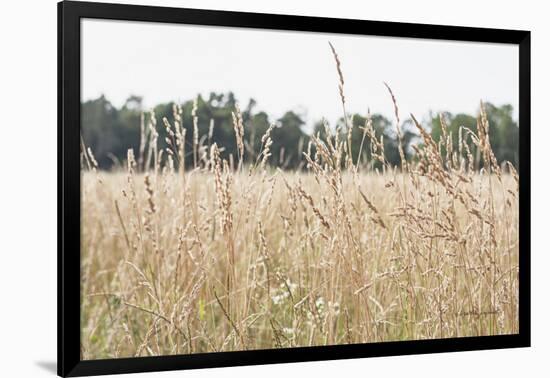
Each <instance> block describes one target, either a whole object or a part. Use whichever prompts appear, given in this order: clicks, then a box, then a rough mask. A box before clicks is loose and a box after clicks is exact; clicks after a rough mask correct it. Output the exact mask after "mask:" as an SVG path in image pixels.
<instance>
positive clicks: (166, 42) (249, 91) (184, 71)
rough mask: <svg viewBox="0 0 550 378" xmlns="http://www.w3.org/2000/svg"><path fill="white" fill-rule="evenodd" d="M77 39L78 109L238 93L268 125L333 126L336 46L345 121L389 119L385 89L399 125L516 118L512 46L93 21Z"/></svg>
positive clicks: (336, 100)
mask: <svg viewBox="0 0 550 378" xmlns="http://www.w3.org/2000/svg"><path fill="white" fill-rule="evenodd" d="M81 30H82V44H81V49H82V51H81V53H82V59H81V62H82V66H81V70H82V71H81V80H82V83H81V84H82V94H81V95H82V100H88V99H92V98H97V97H98V96H99V95H101V94H105V96H106V97H107V98H108V99H109V100H110V101H111V102H112V103H113V104H114V105H115V106H120V105H122V104H123V103H124V101H125V100H126V98H128V96H129V95H131V94H136V95H140V96H143V97H144V104H145V106H146V107H150V106H153V105H156V104H158V103H161V102H169V101H185V100H188V99H192V98H194V97H195V96H196V95H197V94H198V93H201V94H202V95H203V96H205V97H207V96H208V94H209V93H210V92H211V91H214V92H218V93H220V92H223V93H225V92H228V91H233V92H234V93H235V95H236V97H237V99H238V100H239V103H240V104H241V106H242V107H245V106H246V105H247V104H248V99H249V98H250V97H252V98H254V99H255V100H256V101H257V107H256V111H259V110H264V111H266V112H267V113H268V114H269V115H270V117H271V119H272V120H275V119H276V118H278V117H280V116H282V115H283V114H284V112H285V111H286V110H291V109H292V110H297V111H299V112H300V114H303V115H305V118H306V121H307V124H308V125H309V126H310V125H312V124H313V123H314V122H315V121H317V120H319V119H321V117H325V118H327V119H328V120H329V121H330V122H331V123H334V122H335V120H336V119H338V118H339V117H341V116H342V108H341V104H340V98H339V95H338V77H337V73H336V67H335V62H334V59H333V57H332V54H331V51H330V48H329V45H328V41H331V42H332V44H333V45H334V46H335V48H336V50H337V52H338V55H339V57H340V60H341V62H342V71H343V74H344V79H345V86H344V90H345V94H346V106H347V110H348V112H349V113H352V112H358V113H362V114H364V113H366V111H367V108H370V110H371V112H372V113H382V114H384V115H386V116H388V117H392V118H393V107H392V103H391V99H390V97H389V95H388V93H387V90H386V89H385V87H384V85H383V82H384V81H386V82H387V83H388V84H389V85H390V86H391V87H392V89H393V92H394V94H395V95H396V97H397V101H398V105H399V110H400V115H401V118H402V119H405V118H406V117H408V114H409V113H413V114H415V116H417V117H420V118H422V117H425V116H427V115H428V114H429V110H432V111H442V110H449V111H451V112H453V113H455V112H468V113H472V114H475V112H476V111H477V108H478V105H479V100H480V99H484V100H486V101H490V102H492V103H494V104H496V105H502V104H505V103H509V104H512V105H513V106H514V117H515V118H516V119H517V114H518V113H517V106H518V90H519V76H518V72H519V66H518V59H519V58H518V47H517V46H515V45H506V44H488V43H472V42H456V41H436V40H419V39H407V38H387V37H371V36H354V35H339V34H324V33H309V32H286V31H271V30H257V29H239V28H227V27H204V26H194V25H177V24H163V23H145V22H128V21H111V20H91V19H90V20H83V21H82V29H81Z"/></svg>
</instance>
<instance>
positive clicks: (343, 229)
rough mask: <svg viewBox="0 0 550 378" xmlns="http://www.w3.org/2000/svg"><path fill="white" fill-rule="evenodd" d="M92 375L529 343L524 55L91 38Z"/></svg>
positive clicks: (356, 40) (86, 303) (87, 344)
mask: <svg viewBox="0 0 550 378" xmlns="http://www.w3.org/2000/svg"><path fill="white" fill-rule="evenodd" d="M80 28H81V29H80V30H81V84H80V87H81V98H80V117H81V118H80V119H81V124H80V171H81V191H80V196H81V197H80V198H81V200H80V203H81V239H80V248H81V250H80V256H81V260H80V261H81V266H80V298H81V299H80V329H81V334H80V344H81V345H80V356H81V359H82V360H101V359H113V358H126V357H145V356H165V355H182V354H184V355H186V354H196V353H211V352H228V351H245V350H266V349H278V348H295V347H309V346H326V345H343V344H365V343H383V342H389V341H403V340H409V341H410V340H434V339H446V338H462V337H469V336H488V335H509V334H518V333H519V316H518V311H519V310H518V308H519V284H518V282H519V262H518V261H519V176H520V175H521V172H520V170H519V122H518V106H519V98H518V93H519V47H518V45H516V44H501V43H486V42H462V41H448V40H431V39H418V38H416V39H412V38H402V37H381V36H365V35H347V34H329V33H318V32H298V31H281V30H264V29H250V28H238V27H221V26H198V25H185V24H169V23H153V22H138V21H116V20H100V19H86V18H83V19H82V20H81V24H80Z"/></svg>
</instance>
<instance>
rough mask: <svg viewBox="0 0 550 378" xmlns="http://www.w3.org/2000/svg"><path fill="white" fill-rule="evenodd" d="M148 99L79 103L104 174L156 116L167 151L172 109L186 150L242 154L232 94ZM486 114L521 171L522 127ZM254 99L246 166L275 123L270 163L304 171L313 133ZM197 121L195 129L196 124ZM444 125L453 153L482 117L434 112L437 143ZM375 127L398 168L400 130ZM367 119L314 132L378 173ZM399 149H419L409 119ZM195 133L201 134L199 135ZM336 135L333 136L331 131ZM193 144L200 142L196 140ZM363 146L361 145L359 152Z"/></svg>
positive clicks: (507, 157) (502, 157) (379, 123)
mask: <svg viewBox="0 0 550 378" xmlns="http://www.w3.org/2000/svg"><path fill="white" fill-rule="evenodd" d="M142 100H143V99H142V98H141V97H139V96H130V97H129V98H128V99H127V100H126V102H125V103H124V104H123V105H122V106H121V107H120V108H117V107H115V106H114V105H113V104H112V103H111V102H110V101H109V100H108V99H107V98H106V97H105V96H100V97H99V98H97V99H94V100H88V101H85V102H83V103H82V104H81V136H82V141H83V143H84V144H85V145H86V146H87V147H89V148H90V149H91V150H92V151H93V154H94V157H95V159H96V161H97V163H98V165H99V167H100V168H101V169H113V168H116V167H117V166H120V165H121V164H123V162H124V161H125V160H126V156H127V151H128V149H130V148H131V149H133V150H134V151H138V150H139V148H140V136H141V133H142V130H143V128H144V127H145V128H146V130H147V129H149V128H150V126H149V125H150V124H151V122H152V121H153V120H152V118H151V117H152V114H154V117H155V120H154V122H155V123H154V124H153V125H154V127H155V130H156V132H158V147H159V149H164V148H166V147H167V146H168V144H167V143H169V142H167V141H168V139H167V136H168V135H167V134H166V130H165V128H164V126H163V120H164V119H166V120H167V121H168V122H169V123H172V124H173V122H174V119H175V117H177V114H176V113H175V111H174V110H175V108H176V107H175V105H178V106H179V107H181V108H180V110H181V125H182V127H183V128H184V129H185V130H186V139H185V140H186V143H185V144H186V145H188V146H193V143H194V138H195V137H197V140H198V141H199V143H200V145H203V146H208V145H212V144H213V143H216V144H217V145H218V146H220V147H222V148H223V149H222V151H221V154H222V155H223V157H224V158H228V159H230V160H232V158H236V156H237V154H238V146H237V142H236V138H235V130H234V125H233V122H234V120H233V114H234V113H235V111H236V107H237V106H238V102H237V99H236V97H235V95H234V94H233V93H232V92H229V93H210V95H209V96H208V97H202V96H200V95H199V96H198V97H197V98H196V99H190V100H188V101H185V102H184V103H182V104H175V103H173V102H170V103H163V104H159V105H157V106H155V107H154V108H153V109H152V110H153V112H150V111H149V110H147V109H144V108H143V101H142ZM484 105H485V110H486V113H487V118H488V120H489V124H490V129H489V130H490V132H489V139H490V142H491V146H492V149H493V151H494V153H495V157H496V159H497V161H498V162H499V163H503V162H505V161H509V162H510V163H512V164H513V165H514V166H515V167H516V168H517V167H518V159H519V156H518V155H519V147H518V146H519V128H518V125H517V122H516V121H514V119H513V117H512V112H513V108H512V106H511V105H502V106H500V107H497V106H495V105H493V104H491V103H485V104H484ZM256 108H257V106H256V101H255V100H254V99H250V100H249V101H248V103H247V105H246V107H242V108H241V109H240V116H241V117H242V122H243V124H244V162H245V163H252V162H254V160H255V159H256V158H257V156H258V154H259V152H260V151H259V150H260V148H261V145H262V140H261V139H262V136H263V135H264V134H265V132H266V131H267V130H268V128H269V127H270V125H272V124H273V125H274V127H273V129H272V131H271V139H272V141H273V142H272V145H271V147H270V151H271V156H270V157H269V159H268V162H267V163H268V164H269V165H271V166H277V167H281V168H283V169H300V168H301V167H303V166H304V165H305V161H304V159H303V152H305V151H307V149H308V148H311V147H310V146H309V144H310V143H309V141H310V134H309V133H307V132H306V131H305V130H304V125H305V121H304V120H303V119H302V117H301V116H300V115H299V114H297V113H296V112H294V111H292V110H289V111H287V112H286V113H284V115H283V116H282V117H280V118H279V119H276V120H273V119H270V117H269V116H268V114H267V113H266V112H264V111H261V110H257V109H256ZM194 119H195V120H196V123H194ZM442 119H443V121H444V122H445V123H446V125H447V133H448V134H450V135H451V136H452V143H453V145H454V146H453V147H454V150H455V151H458V150H459V148H458V147H459V143H460V141H462V143H464V141H466V140H467V138H468V135H469V133H468V132H467V131H465V129H469V130H471V131H473V132H474V133H475V132H476V129H477V117H476V115H472V114H463V113H459V114H452V113H450V112H444V113H442V114H437V115H436V114H434V115H432V116H431V117H430V118H429V119H428V120H427V121H425V122H424V125H425V126H426V128H427V130H429V131H430V133H431V135H432V137H433V138H434V140H436V141H437V140H439V138H440V136H441V135H442V127H441V122H442ZM370 121H371V122H372V128H373V129H374V131H375V133H376V135H377V136H378V137H382V143H383V146H384V153H385V156H386V159H387V161H388V163H390V164H391V165H392V166H400V165H401V159H400V155H399V142H398V140H399V138H398V135H397V132H396V125H395V120H392V119H388V118H386V117H385V116H383V115H381V114H372V115H370ZM366 122H367V115H365V114H352V115H350V116H349V118H348V120H347V122H346V121H345V120H344V118H343V117H342V118H341V119H340V120H339V121H338V122H337V124H336V125H328V124H326V122H325V121H323V120H319V121H318V122H316V123H315V125H314V128H313V133H314V134H316V135H317V134H319V135H320V136H321V137H323V135H324V134H325V133H326V132H327V131H328V132H334V130H339V132H341V133H342V138H348V137H350V138H351V140H350V142H351V143H350V145H351V150H352V156H354V158H355V159H356V160H358V159H359V154H361V157H360V159H361V162H362V163H364V164H369V165H371V167H372V168H376V167H378V166H379V165H380V163H379V162H377V161H376V160H375V159H372V150H371V145H370V140H369V138H365V135H364V126H365V124H366ZM350 125H352V126H353V127H352V129H351V130H352V131H351V134H350V135H348V134H347V130H348V127H349V126H350ZM400 127H401V145H402V147H403V152H404V155H405V158H406V159H407V160H409V161H410V160H413V159H414V150H413V148H412V146H413V145H415V144H419V143H420V138H419V137H418V133H417V132H416V129H415V127H414V126H413V124H412V121H411V120H408V119H407V120H404V121H403V122H402V123H401V125H400ZM195 130H196V131H198V134H197V135H196V136H195V135H194V133H195ZM331 130H332V131H331ZM195 141H196V140H195ZM361 146H362V147H361ZM186 151H187V154H188V155H189V158H186V160H185V165H186V167H192V166H193V164H196V161H194V159H196V156H193V149H192V148H187V149H186ZM472 153H473V154H474V155H476V165H477V166H478V167H480V166H481V165H482V159H481V158H480V156H479V153H477V149H476V148H475V146H474V145H473V144H472Z"/></svg>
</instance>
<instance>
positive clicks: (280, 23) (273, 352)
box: [57, 1, 531, 376]
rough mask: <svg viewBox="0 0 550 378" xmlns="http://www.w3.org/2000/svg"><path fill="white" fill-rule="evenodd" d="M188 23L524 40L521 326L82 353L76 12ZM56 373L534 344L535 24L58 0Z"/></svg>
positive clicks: (521, 84) (521, 66)
mask: <svg viewBox="0 0 550 378" xmlns="http://www.w3.org/2000/svg"><path fill="white" fill-rule="evenodd" d="M82 18H92V19H113V20H127V21H149V22H162V23H184V24H195V25H215V26H226V27H240V28H259V29H275V30H292V31H308V32H328V33H345V34H358V35H375V36H387V37H408V38H429V39H438V40H458V41H475V42H498V43H506V44H515V45H517V46H519V124H520V139H519V156H520V159H519V166H520V171H521V175H520V196H519V211H520V227H519V235H520V236H519V237H520V248H519V250H520V253H519V282H520V286H519V333H518V334H514V335H497V336H481V337H464V338H454V339H453V338H449V339H434V340H417V341H399V342H383V343H372V344H355V345H335V346H319V347H300V348H289V349H270V350H251V351H238V352H221V353H203V354H191V355H171V356H160V357H139V358H121V359H104V360H84V361H81V359H80V295H81V294H80V289H79V287H80V285H79V283H80V215H81V214H80V166H79V153H80V151H79V125H80V47H81V46H80V43H81V42H80V20H81V19H82ZM57 75H58V171H57V172H58V218H57V219H58V324H57V326H58V340H57V344H58V374H59V375H60V376H82V375H99V374H117V373H134V372H151V371H163V370H176V369H197V368H213V367H222V366H237V365H256V364H272V363H283V362H285V363H288V362H299V361H316V360H336V359H348V358H362V357H375V356H392V355H409V354H420V353H439V352H456V351H467V350H483V349H499V348H515V347H528V346H530V340H531V321H530V318H531V310H530V308H531V306H530V301H531V299H530V273H531V268H530V260H531V257H530V249H531V246H530V244H531V241H530V180H531V173H530V122H531V116H530V111H531V99H530V89H531V84H530V32H529V31H519V30H499V29H486V28H471V27H458V26H440V25H425V24H412V23H396V22H381V21H363V20H351V19H335V18H319V17H303V16H287V15H274V14H258V13H242V12H227V11H213V10H197V9H181V8H168V7H156V6H136V5H120V4H107V3H91V2H71V1H63V2H60V3H58V73H57Z"/></svg>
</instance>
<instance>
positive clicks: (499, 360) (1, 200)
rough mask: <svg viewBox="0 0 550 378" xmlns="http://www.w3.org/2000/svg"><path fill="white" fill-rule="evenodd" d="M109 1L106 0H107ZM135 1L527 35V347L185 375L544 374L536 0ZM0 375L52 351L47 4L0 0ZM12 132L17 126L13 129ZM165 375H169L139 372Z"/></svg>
mask: <svg viewBox="0 0 550 378" xmlns="http://www.w3.org/2000/svg"><path fill="white" fill-rule="evenodd" d="M113 1H114V0H113ZM132 2H134V3H140V4H156V5H168V6H181V7H192V8H193V7H194V8H211V9H227V10H240V11H253V12H266V13H283V14H299V15H311V16H331V17H342V18H362V19H372V20H388V21H407V22H420V23H438V24H450V25H466V26H485V27H497V28H516V29H529V30H531V31H532V32H533V35H532V109H533V111H532V116H533V119H532V145H533V151H534V152H533V154H532V159H533V164H532V171H533V179H532V202H533V208H532V211H533V217H532V223H533V224H532V227H533V232H532V235H533V239H532V260H533V265H532V268H533V272H532V286H533V290H532V297H533V299H532V310H533V316H532V328H533V347H532V348H530V349H518V350H501V351H484V352H463V353H447V354H438V355H423V356H407V357H390V358H375V359H362V360H348V361H338V362H316V363H301V364H286V365H269V366H261V367H239V368H230V369H222V370H220V369H210V370H201V371H192V372H186V373H185V376H187V377H201V378H205V377H217V376H221V375H227V376H240V377H253V376H262V377H266V378H267V377H281V376H304V375H306V376H310V377H325V376H326V377H334V376H345V375H349V376H355V375H365V374H369V375H370V376H395V375H398V374H400V375H402V376H405V375H406V376H422V377H441V376H446V377H461V378H463V377H465V376H495V377H518V376H521V375H523V376H543V375H546V374H548V373H547V372H548V364H547V361H545V357H546V358H548V356H549V355H550V332H549V330H550V326H549V324H550V301H549V295H548V292H549V289H550V285H549V277H550V272H549V269H550V251H549V250H548V245H549V243H548V241H547V240H546V235H545V234H547V233H548V228H547V226H546V225H547V223H548V219H549V217H548V214H550V207H549V201H548V199H547V198H548V197H547V196H546V195H545V194H546V193H547V191H548V190H549V185H550V176H549V175H548V171H549V170H548V163H547V160H546V156H545V155H546V154H545V152H546V151H545V147H546V150H548V145H547V144H546V143H547V142H548V141H550V125H549V124H548V119H549V117H548V114H547V112H548V108H549V99H548V91H549V88H550V81H549V72H550V70H549V69H548V67H550V49H549V48H548V45H549V42H550V23H549V22H548V20H547V19H545V16H547V14H548V12H547V10H546V7H545V3H544V2H543V1H534V0H522V1H514V2H506V1H503V0H500V1H479V0H473V1H472V0H462V1H453V2H447V1H437V0H433V1H432V0H415V1H407V0H399V1H397V0H395V1H393V0H384V1H378V2H367V1H353V0H339V1H331V2H320V1H316V2H306V1H299V0H277V1H263V2H260V1H254V0H232V1H230V2H229V1H222V0H202V1H200V0H187V1H183V0H180V1H168V0H164V1H156V2H153V1H151V0H149V1H138V0H133V1H132ZM0 38H1V44H0V46H1V53H0V104H1V105H0V106H1V109H2V114H1V118H0V122H1V124H2V126H3V127H4V129H7V128H8V127H9V130H10V132H5V133H2V134H0V135H1V136H0V138H1V139H2V141H1V142H0V146H1V148H0V154H1V156H0V166H1V168H2V169H1V172H2V176H1V181H0V192H1V195H0V222H1V225H2V227H1V228H0V230H1V231H0V238H1V243H0V251H1V252H0V253H1V259H0V280H1V282H0V304H1V308H0V325H1V330H0V356H1V361H2V363H1V364H0V376H4V377H19V376H21V377H39V376H52V374H53V369H54V367H55V359H56V349H55V348H56V253H57V252H56V159H57V150H56V127H57V122H56V90H57V82H56V4H55V1H53V0H33V1H30V0H27V1H4V2H2V12H1V13H0ZM13 130H17V132H16V133H14V132H13ZM157 375H158V376H161V377H176V376H181V375H182V373H181V372H180V373H178V372H172V373H163V374H152V375H145V374H142V375H139V376H143V377H149V376H157Z"/></svg>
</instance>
